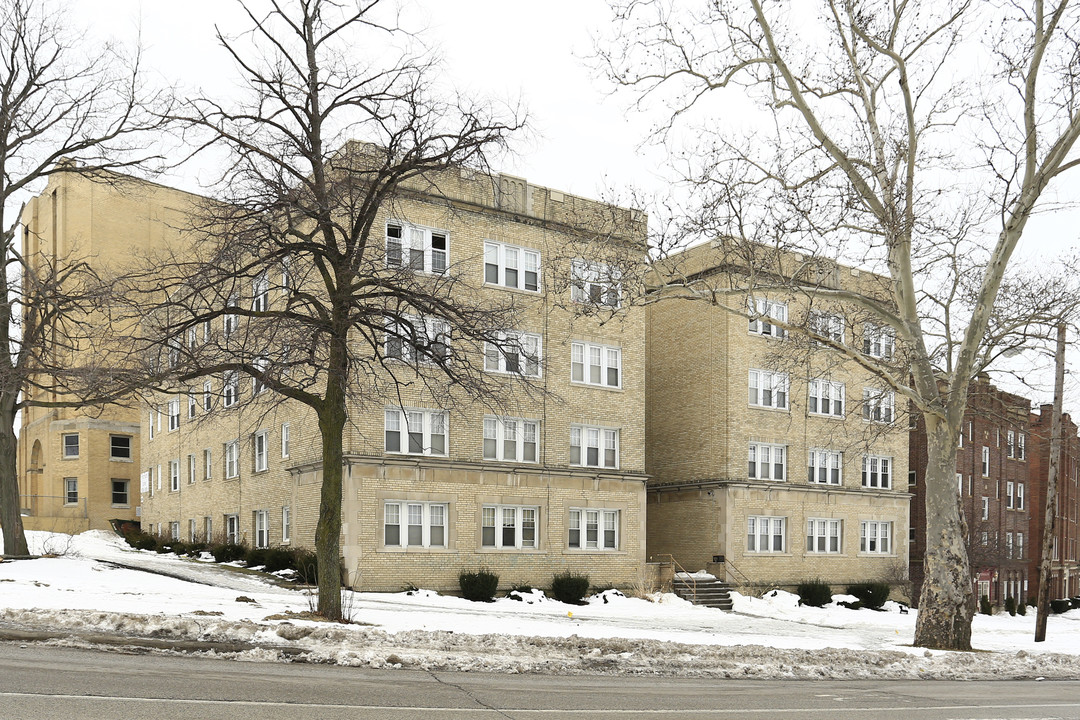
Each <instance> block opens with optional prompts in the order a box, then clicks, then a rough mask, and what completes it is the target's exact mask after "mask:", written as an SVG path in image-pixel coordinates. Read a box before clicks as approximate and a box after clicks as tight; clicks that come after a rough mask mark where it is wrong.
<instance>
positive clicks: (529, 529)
mask: <svg viewBox="0 0 1080 720" xmlns="http://www.w3.org/2000/svg"><path fill="white" fill-rule="evenodd" d="M480 513H481V523H480V545H481V547H488V548H501V549H518V550H524V549H530V550H531V549H533V548H536V547H537V546H538V545H539V530H538V528H539V522H538V520H539V515H540V508H538V507H534V506H529V505H484V506H483V507H482V508H481V510H480Z"/></svg>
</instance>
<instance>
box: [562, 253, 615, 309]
mask: <svg viewBox="0 0 1080 720" xmlns="http://www.w3.org/2000/svg"><path fill="white" fill-rule="evenodd" d="M570 272H571V278H570V299H571V300H572V301H574V302H576V303H582V304H588V305H597V306H600V305H603V306H607V307H612V308H617V307H619V296H620V295H621V293H622V274H621V273H620V272H619V271H618V270H616V269H614V268H612V267H609V266H607V265H603V264H601V263H588V262H585V261H584V260H575V261H574V263H573V265H572V266H571V270H570Z"/></svg>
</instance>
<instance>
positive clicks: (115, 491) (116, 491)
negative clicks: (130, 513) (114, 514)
mask: <svg viewBox="0 0 1080 720" xmlns="http://www.w3.org/2000/svg"><path fill="white" fill-rule="evenodd" d="M128 487H129V481H127V480H117V479H116V478H113V481H112V504H113V506H117V507H127V505H128V502H129V495H128Z"/></svg>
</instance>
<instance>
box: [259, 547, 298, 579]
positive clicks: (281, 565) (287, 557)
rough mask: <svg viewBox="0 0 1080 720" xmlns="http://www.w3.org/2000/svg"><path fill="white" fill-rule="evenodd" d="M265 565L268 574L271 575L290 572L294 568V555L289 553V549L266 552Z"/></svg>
mask: <svg viewBox="0 0 1080 720" xmlns="http://www.w3.org/2000/svg"><path fill="white" fill-rule="evenodd" d="M263 565H265V566H266V572H271V573H272V572H279V571H281V570H290V569H292V567H293V556H292V553H290V552H289V550H288V548H280V547H277V548H270V549H269V550H267V551H266V556H265V558H264V559H263Z"/></svg>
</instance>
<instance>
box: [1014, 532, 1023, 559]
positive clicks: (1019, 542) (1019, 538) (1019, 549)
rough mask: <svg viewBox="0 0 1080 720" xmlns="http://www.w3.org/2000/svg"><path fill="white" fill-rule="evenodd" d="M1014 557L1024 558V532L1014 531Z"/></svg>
mask: <svg viewBox="0 0 1080 720" xmlns="http://www.w3.org/2000/svg"><path fill="white" fill-rule="evenodd" d="M1016 559H1017V560H1023V559H1024V533H1016Z"/></svg>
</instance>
